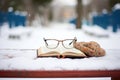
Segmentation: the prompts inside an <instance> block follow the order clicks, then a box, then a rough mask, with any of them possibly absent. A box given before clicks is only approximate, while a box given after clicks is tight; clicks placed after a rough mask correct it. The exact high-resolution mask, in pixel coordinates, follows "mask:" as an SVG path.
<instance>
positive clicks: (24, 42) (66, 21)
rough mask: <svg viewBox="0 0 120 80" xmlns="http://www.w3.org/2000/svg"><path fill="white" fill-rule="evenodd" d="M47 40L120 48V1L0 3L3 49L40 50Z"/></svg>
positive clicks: (9, 0)
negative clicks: (71, 40)
mask: <svg viewBox="0 0 120 80" xmlns="http://www.w3.org/2000/svg"><path fill="white" fill-rule="evenodd" d="M43 37H45V38H55V39H56V38H59V39H66V38H67V39H69V38H70V39H71V38H74V37H77V40H78V41H96V42H98V43H99V44H100V45H101V46H102V47H103V48H104V49H105V50H111V49H112V50H117V49H120V45H119V44H120V42H119V41H120V0H0V49H38V48H39V47H41V46H43V45H44V42H43ZM96 80H98V79H96ZM99 80H100V79H99ZM102 80H103V79H102ZM104 80H110V78H109V79H104Z"/></svg>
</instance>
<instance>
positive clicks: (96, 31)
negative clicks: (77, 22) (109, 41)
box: [83, 25, 109, 37]
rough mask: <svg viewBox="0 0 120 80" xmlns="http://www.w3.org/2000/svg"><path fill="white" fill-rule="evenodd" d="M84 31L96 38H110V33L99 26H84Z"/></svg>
mask: <svg viewBox="0 0 120 80" xmlns="http://www.w3.org/2000/svg"><path fill="white" fill-rule="evenodd" d="M83 30H84V31H85V32H86V33H88V34H90V35H93V36H96V37H108V36H109V33H108V32H107V31H106V30H104V29H103V28H101V27H99V26H97V25H95V26H86V25H84V26H83Z"/></svg>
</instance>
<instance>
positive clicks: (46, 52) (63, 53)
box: [37, 47, 87, 58]
mask: <svg viewBox="0 0 120 80" xmlns="http://www.w3.org/2000/svg"><path fill="white" fill-rule="evenodd" d="M37 57H57V58H85V57H87V56H86V55H85V54H84V53H83V52H81V51H80V50H77V49H75V48H72V49H65V48H63V47H61V48H56V49H48V48H46V47H41V48H39V49H38V50H37Z"/></svg>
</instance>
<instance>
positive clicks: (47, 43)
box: [43, 38, 48, 46]
mask: <svg viewBox="0 0 120 80" xmlns="http://www.w3.org/2000/svg"><path fill="white" fill-rule="evenodd" d="M43 40H44V41H45V44H46V45H47V46H48V43H47V40H46V39H45V38H43Z"/></svg>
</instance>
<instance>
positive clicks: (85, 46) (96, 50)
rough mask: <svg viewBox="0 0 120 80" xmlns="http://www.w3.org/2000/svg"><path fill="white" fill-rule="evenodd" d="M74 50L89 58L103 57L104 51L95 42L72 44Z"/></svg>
mask: <svg viewBox="0 0 120 80" xmlns="http://www.w3.org/2000/svg"><path fill="white" fill-rule="evenodd" d="M74 47H75V48H76V49H79V50H80V51H82V52H83V53H85V54H86V55H87V56H89V57H100V56H104V55H105V50H104V49H103V48H101V47H100V45H99V44H98V43H97V42H94V41H90V42H76V43H75V44H74Z"/></svg>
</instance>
